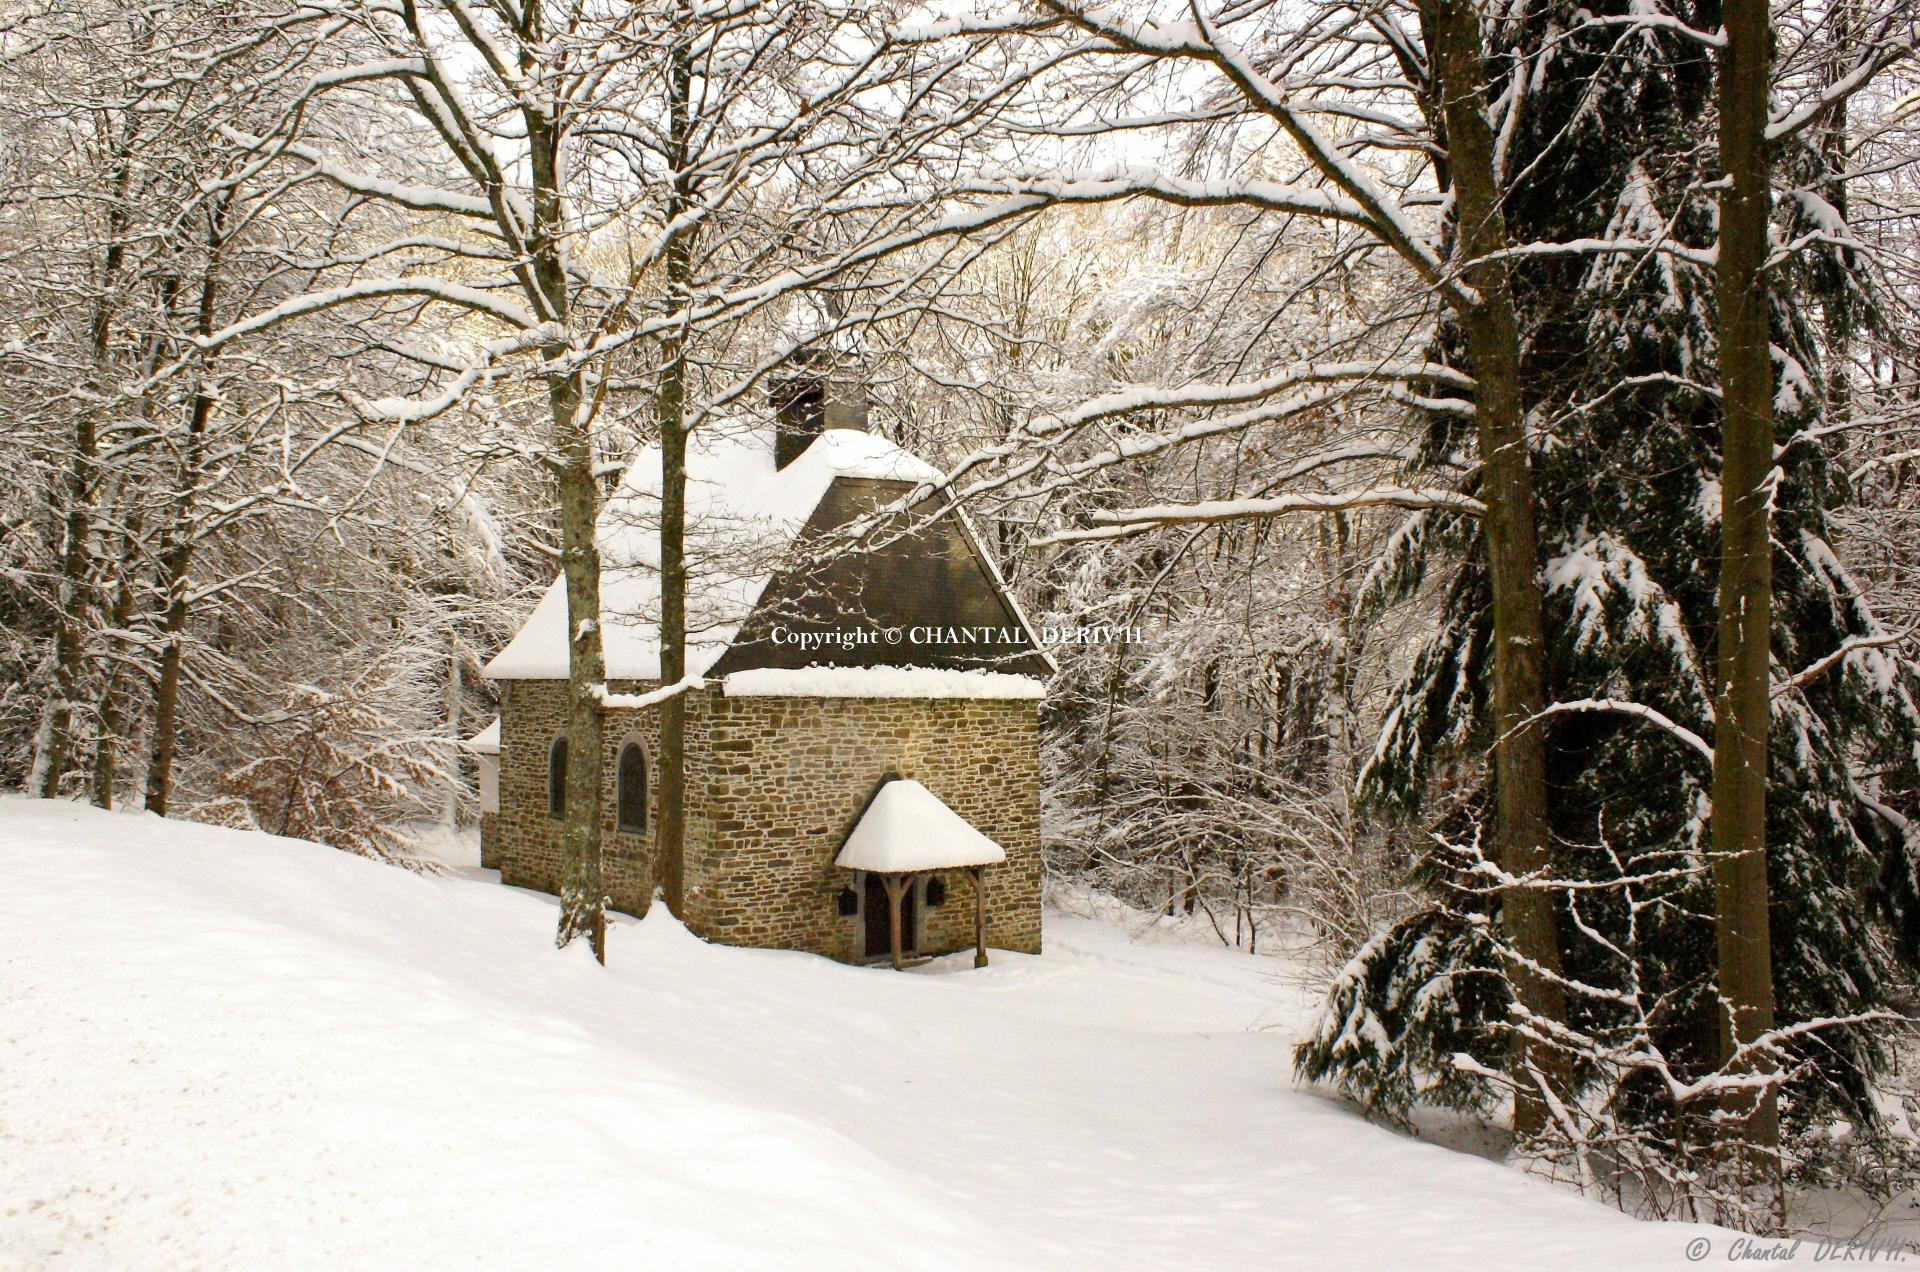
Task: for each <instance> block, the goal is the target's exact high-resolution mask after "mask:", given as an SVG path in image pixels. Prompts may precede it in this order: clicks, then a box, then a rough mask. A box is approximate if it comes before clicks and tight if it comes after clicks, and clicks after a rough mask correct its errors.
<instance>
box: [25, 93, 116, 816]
mask: <svg viewBox="0 0 1920 1272" xmlns="http://www.w3.org/2000/svg"><path fill="white" fill-rule="evenodd" d="M107 126H108V127H111V126H112V124H111V123H109V124H108V125H107ZM132 145H133V143H132V141H131V139H130V138H127V139H121V140H120V141H119V142H118V143H117V146H116V151H115V155H114V169H113V184H112V191H111V193H110V194H109V196H108V200H107V218H106V226H105V232H106V250H105V251H104V253H103V254H102V256H101V262H100V277H99V281H98V284H97V285H98V287H99V291H98V294H97V295H96V296H95V297H94V303H93V315H92V317H91V319H90V321H89V324H88V325H89V331H88V343H89V346H90V356H91V358H92V367H91V381H92V383H91V385H90V387H91V389H92V394H91V396H92V399H93V401H91V402H87V403H85V404H83V405H82V406H81V407H80V409H79V410H77V411H75V412H74V421H73V449H72V450H71V451H70V452H68V455H67V471H66V473H65V475H64V478H63V480H62V482H61V490H60V494H59V502H58V503H57V504H56V506H57V507H59V508H60V509H61V510H62V513H63V520H64V522H65V525H64V527H63V535H62V543H61V549H60V587H59V598H60V600H59V604H58V605H57V606H56V607H55V610H54V616H53V697H52V699H51V700H50V701H49V702H48V704H47V710H46V718H45V720H44V722H43V723H42V726H41V730H40V737H41V745H40V753H39V755H37V756H36V757H35V761H34V772H33V783H32V786H33V793H34V794H35V795H38V796H40V797H41V798H43V799H52V798H54V797H55V796H57V795H58V794H59V793H60V780H61V778H63V777H64V776H66V771H67V766H68V765H69V763H71V761H72V757H73V746H74V738H73V724H74V720H73V715H74V708H75V707H76V706H78V705H79V702H80V697H81V693H82V689H83V686H84V683H85V680H86V657H87V651H86V634H85V633H86V629H87V626H88V624H89V615H90V613H91V612H92V609H93V596H92V592H93V543H92V539H93V499H94V495H95V494H96V490H95V487H96V486H97V484H98V480H99V476H98V472H97V471H96V469H97V461H98V454H97V452H98V450H99V447H100V439H99V433H100V430H99V421H98V420H97V419H96V417H95V412H96V411H97V410H98V407H97V406H95V405H94V403H95V402H100V401H105V400H107V399H108V398H110V397H111V395H112V394H113V392H114V385H113V375H112V372H111V369H110V368H109V366H108V363H109V361H110V360H111V358H112V353H113V320H114V314H115V308H116V305H117V303H118V292H119V289H120V275H121V272H122V269H123V268H124V266H125V263H126V255H127V248H126V243H125V242H124V239H125V237H126V227H127V208H126V203H127V197H128V193H129V191H130V190H131V188H132V182H133V157H132Z"/></svg>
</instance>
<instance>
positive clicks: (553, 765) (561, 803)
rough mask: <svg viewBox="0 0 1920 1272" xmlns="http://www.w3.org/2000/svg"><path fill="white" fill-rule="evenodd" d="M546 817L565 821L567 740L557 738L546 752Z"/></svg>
mask: <svg viewBox="0 0 1920 1272" xmlns="http://www.w3.org/2000/svg"><path fill="white" fill-rule="evenodd" d="M547 816H549V817H551V818H553V820H555V821H565V820H566V816H567V739H566V738H565V737H564V736H562V737H557V738H555V739H554V740H553V746H552V747H550V748H549V749H548V751H547Z"/></svg>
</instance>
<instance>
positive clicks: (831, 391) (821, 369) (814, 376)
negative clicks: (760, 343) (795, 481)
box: [768, 348, 867, 468]
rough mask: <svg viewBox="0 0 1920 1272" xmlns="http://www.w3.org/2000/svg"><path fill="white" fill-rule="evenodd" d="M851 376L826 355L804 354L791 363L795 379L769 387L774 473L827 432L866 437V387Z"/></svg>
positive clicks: (821, 352) (812, 351) (808, 351)
mask: <svg viewBox="0 0 1920 1272" xmlns="http://www.w3.org/2000/svg"><path fill="white" fill-rule="evenodd" d="M850 372H851V368H848V367H844V366H835V365H834V358H833V355H832V354H831V353H829V352H828V351H826V350H824V349H818V348H814V349H804V350H802V351H801V352H800V353H798V354H797V355H795V357H794V359H793V373H792V374H790V375H787V376H785V377H783V378H781V379H778V380H775V381H774V382H773V387H772V388H771V389H770V390H769V391H768V397H769V398H770V399H771V400H772V404H773V410H774V434H773V466H774V467H775V468H785V467H786V466H787V465H788V464H791V463H792V462H793V461H794V460H796V459H798V458H800V456H801V454H802V453H803V452H804V451H805V450H806V449H807V447H809V446H811V445H813V441H814V439H815V438H816V437H819V436H820V434H821V433H822V432H824V431H826V430H827V429H830V428H850V429H854V430H857V431H858V432H862V433H864V432H866V431H867V390H866V385H865V384H864V383H863V382H862V381H861V380H860V379H859V377H858V376H857V375H855V374H851V373H850Z"/></svg>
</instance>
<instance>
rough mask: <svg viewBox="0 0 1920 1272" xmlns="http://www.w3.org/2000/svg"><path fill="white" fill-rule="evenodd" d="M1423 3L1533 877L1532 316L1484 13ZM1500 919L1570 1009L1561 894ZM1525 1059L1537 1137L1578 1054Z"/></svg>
mask: <svg viewBox="0 0 1920 1272" xmlns="http://www.w3.org/2000/svg"><path fill="white" fill-rule="evenodd" d="M1421 12H1422V14H1423V17H1424V19H1425V21H1426V25H1427V28H1428V39H1429V43H1430V46H1431V53H1432V57H1433V71H1434V75H1435V78H1436V80H1437V81H1438V88H1439V92H1440V98H1441V110H1442V117H1443V119H1444V121H1445V125H1446V133H1447V147H1446V149H1447V159H1448V175H1449V178H1450V180H1451V183H1452V191H1453V198H1454V211H1455V220H1456V224H1457V227H1458V235H1459V239H1458V243H1457V244H1456V246H1457V249H1458V258H1459V259H1461V260H1464V261H1466V262H1468V264H1467V265H1466V267H1465V269H1464V271H1463V273H1464V277H1465V278H1466V281H1467V283H1468V284H1469V285H1470V286H1472V287H1473V289H1474V291H1475V292H1476V293H1477V294H1478V297H1479V302H1478V303H1477V304H1476V305H1474V306H1473V307H1471V308H1470V309H1468V310H1466V311H1465V312H1464V313H1462V315H1461V320H1462V328H1463V330H1464V332H1465V335H1466V344H1467V354H1468V356H1469V357H1470V358H1471V359H1472V363H1473V379H1474V386H1475V387H1474V410H1475V420H1476V426H1477V429H1478V435H1479V448H1480V479H1481V497H1482V499H1483V501H1484V502H1485V504H1486V512H1485V514H1484V516H1483V518H1482V521H1481V537H1482V539H1483V541H1484V542H1485V544H1486V552H1487V573H1488V577H1489V579H1490V581H1491V585H1492V591H1493V686H1492V689H1493V725H1494V731H1495V737H1496V741H1495V743H1494V750H1493V769H1494V798H1495V802H1494V854H1495V857H1496V859H1497V860H1498V862H1499V865H1500V866H1501V868H1502V869H1504V870H1506V871H1507V872H1509V873H1511V874H1516V875H1525V874H1528V873H1530V872H1533V871H1537V870H1541V869H1543V868H1544V867H1545V866H1546V864H1547V839H1548V828H1547V777H1546V754H1545V745H1544V741H1543V738H1542V735H1541V727H1540V725H1539V724H1538V723H1537V721H1536V717H1537V716H1538V715H1539V714H1540V712H1541V711H1542V709H1543V708H1544V707H1545V706H1546V695H1545V688H1544V676H1543V672H1542V665H1541V658H1542V653H1543V649H1544V640H1543V636H1542V622H1541V590H1540V549H1539V542H1538V536H1537V532H1536V530H1535V526H1534V495H1533V470H1532V466H1531V461H1530V459H1529V456H1528V450H1527V436H1526V425H1525V420H1524V414H1523V409H1522V406H1521V400H1520V329H1519V320H1518V318H1517V316H1516V314H1515V312H1514V302H1513V290H1512V286H1511V283H1510V280H1509V278H1508V274H1507V266H1506V264H1505V263H1504V262H1503V261H1498V260H1489V259H1487V258H1488V257H1489V256H1491V255H1493V254H1494V253H1496V252H1499V251H1501V250H1503V249H1505V248H1506V247H1508V246H1509V244H1508V242H1507V227H1506V218H1505V215H1504V214H1503V213H1502V211H1501V206H1500V180H1499V174H1498V171H1497V169H1496V166H1495V157H1494V139H1493V130H1492V128H1491V126H1490V125H1489V123H1488V120H1487V114H1486V62H1485V56H1484V52H1483V48H1482V43H1481V31H1480V19H1479V15H1478V13H1477V12H1476V10H1475V9H1474V6H1473V3H1472V0H1425V3H1424V4H1423V5H1422V9H1421ZM1500 921H1501V924H1502V926H1503V927H1504V928H1505V930H1506V933H1507V937H1508V940H1509V941H1510V943H1511V944H1512V946H1513V948H1514V950H1515V952H1516V954H1517V955H1518V958H1517V960H1516V961H1515V963H1514V964H1513V966H1512V968H1511V972H1510V975H1511V979H1512V982H1513V987H1514V993H1515V995H1516V996H1517V997H1518V999H1519V1000H1520V1004H1521V1006H1522V1007H1523V1008H1524V1009H1525V1010H1526V1011H1528V1012H1530V1013H1531V1014H1533V1015H1534V1016H1536V1017H1539V1018H1541V1019H1543V1020H1546V1021H1549V1022H1560V1021H1564V1020H1565V1019H1566V995H1565V992H1564V990H1563V988H1562V987H1561V985H1560V984H1559V982H1558V980H1557V979H1555V978H1556V977H1557V976H1558V975H1559V972H1560V946H1559V940H1558V936H1557V934H1556V932H1555V925H1554V913H1553V900H1552V898H1551V897H1550V896H1549V895H1548V894H1547V893H1545V892H1544V891H1540V890H1538V889H1534V888H1525V887H1522V888H1513V889H1509V890H1508V891H1507V893H1506V894H1505V895H1504V896H1503V897H1502V898H1501V902H1500ZM1516 1062H1517V1067H1518V1069H1519V1074H1518V1075H1517V1076H1518V1077H1519V1079H1520V1081H1519V1086H1518V1091H1519V1095H1518V1097H1517V1098H1516V1100H1515V1105H1514V1130H1515V1133H1516V1134H1517V1135H1520V1136H1522V1137H1525V1136H1530V1135H1534V1134H1537V1133H1539V1132H1540V1131H1541V1130H1542V1129H1543V1128H1544V1127H1545V1125H1546V1118H1547V1103H1546V1100H1545V1099H1544V1098H1543V1096H1542V1095H1541V1094H1540V1093H1539V1092H1537V1091H1536V1090H1535V1089H1534V1087H1533V1086H1532V1085H1531V1083H1532V1082H1533V1080H1534V1078H1533V1075H1538V1078H1539V1080H1542V1081H1545V1082H1546V1083H1548V1084H1549V1085H1550V1086H1551V1087H1552V1088H1553V1090H1554V1091H1555V1092H1556V1093H1560V1092H1564V1091H1565V1090H1566V1088H1567V1084H1568V1066H1567V1058H1566V1055H1565V1053H1564V1052H1562V1051H1561V1050H1560V1049H1559V1048H1557V1047H1554V1046H1551V1045H1548V1044H1545V1043H1542V1042H1540V1041H1537V1040H1533V1041H1528V1042H1525V1043H1522V1044H1521V1045H1520V1046H1519V1047H1518V1053H1517V1055H1516Z"/></svg>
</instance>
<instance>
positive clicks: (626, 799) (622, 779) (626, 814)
mask: <svg viewBox="0 0 1920 1272" xmlns="http://www.w3.org/2000/svg"><path fill="white" fill-rule="evenodd" d="M614 781H615V789H614V794H615V800H614V807H615V809H616V810H617V811H616V825H617V827H618V829H620V830H621V831H623V832H627V833H633V834H637V833H639V832H640V831H643V830H645V829H646V828H647V753H646V752H645V751H643V750H641V749H640V744H639V743H638V742H629V743H627V744H626V745H625V746H623V747H621V748H620V765H619V768H618V769H617V770H616V773H615V779H614Z"/></svg>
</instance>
